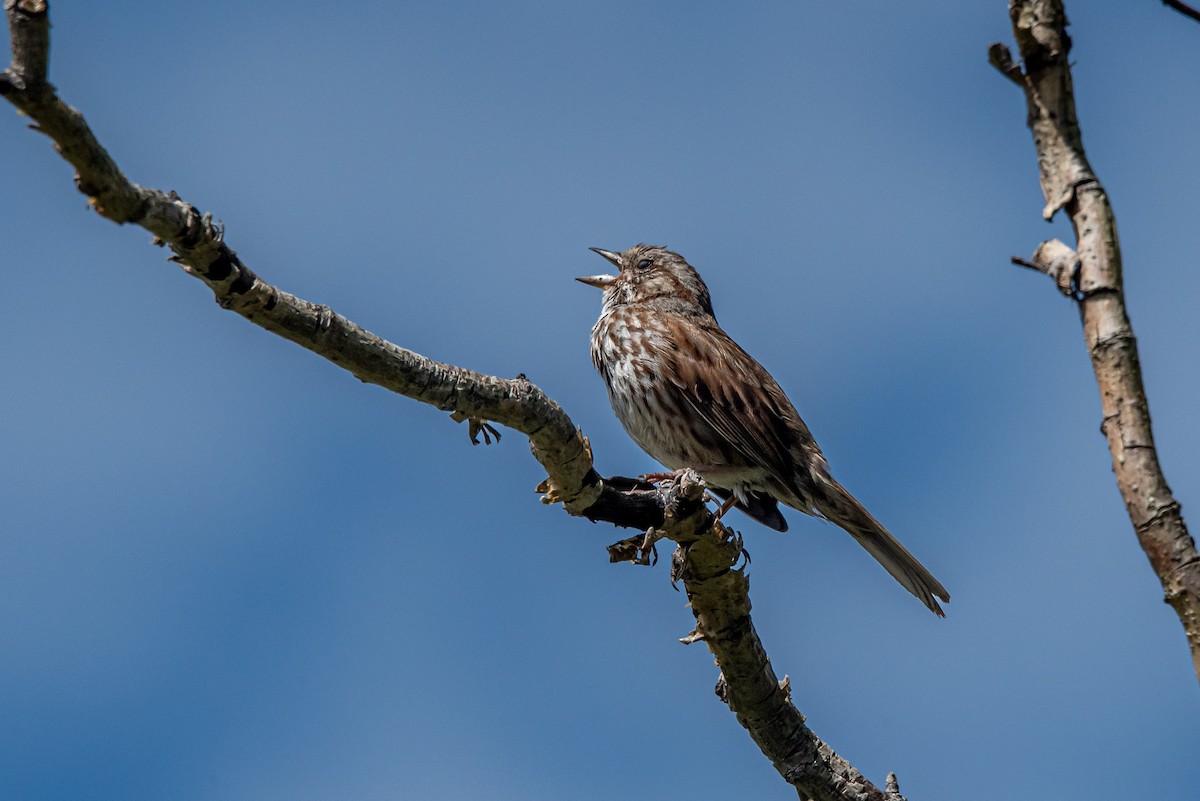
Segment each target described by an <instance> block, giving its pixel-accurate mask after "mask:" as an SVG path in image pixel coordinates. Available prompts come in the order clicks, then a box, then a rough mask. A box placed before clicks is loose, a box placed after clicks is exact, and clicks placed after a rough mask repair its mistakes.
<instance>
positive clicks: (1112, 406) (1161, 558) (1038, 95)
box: [988, 0, 1200, 678]
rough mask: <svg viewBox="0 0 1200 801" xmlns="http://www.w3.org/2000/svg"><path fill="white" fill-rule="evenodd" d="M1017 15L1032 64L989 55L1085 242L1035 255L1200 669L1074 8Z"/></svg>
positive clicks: (1191, 590)
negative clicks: (1086, 143) (1073, 313)
mask: <svg viewBox="0 0 1200 801" xmlns="http://www.w3.org/2000/svg"><path fill="white" fill-rule="evenodd" d="M1008 9H1009V16H1010V17H1011V18H1012V26H1013V35H1014V37H1015V38H1016V40H1017V46H1018V49H1019V50H1020V54H1021V60H1022V62H1023V63H1024V69H1022V68H1021V67H1020V66H1018V65H1017V64H1015V63H1014V61H1013V58H1012V55H1011V53H1009V50H1008V48H1007V47H1005V46H1004V45H1002V44H994V45H992V46H991V47H990V48H989V50H988V58H989V60H990V61H991V63H992V65H993V66H995V67H996V68H997V69H998V70H999V71H1000V72H1001V73H1002V74H1003V75H1004V76H1005V77H1007V78H1009V79H1010V80H1012V81H1013V82H1015V83H1016V84H1017V85H1018V86H1020V87H1021V88H1022V89H1023V90H1024V93H1025V105H1026V108H1027V110H1028V125H1029V129H1030V131H1032V133H1033V143H1034V148H1035V150H1036V151H1037V162H1038V173H1039V177H1040V180H1041V184H1042V193H1043V195H1044V196H1045V198H1046V206H1045V208H1044V209H1043V211H1042V216H1043V217H1045V218H1046V219H1047V220H1049V219H1050V218H1051V217H1053V216H1054V214H1055V212H1057V211H1059V210H1060V209H1062V210H1064V211H1066V213H1067V214H1068V215H1069V216H1070V218H1071V224H1072V225H1073V227H1074V229H1075V241H1076V247H1075V248H1074V249H1072V248H1071V247H1069V246H1068V245H1066V244H1064V243H1063V242H1060V241H1058V240H1053V239H1052V240H1050V241H1048V242H1043V243H1042V244H1041V246H1039V247H1038V249H1037V251H1036V252H1035V253H1034V254H1033V258H1032V260H1030V261H1026V260H1024V259H1014V262H1015V263H1017V264H1020V265H1022V266H1026V267H1031V268H1033V269H1035V270H1038V271H1039V272H1042V273H1045V274H1046V275H1048V276H1050V277H1051V278H1053V279H1054V281H1055V283H1056V284H1057V286H1058V288H1059V290H1060V291H1061V292H1063V293H1064V294H1066V295H1067V296H1069V297H1071V298H1073V299H1074V300H1075V301H1076V302H1077V303H1078V304H1079V313H1080V320H1081V321H1082V323H1083V335H1084V340H1085V342H1086V344H1087V348H1088V354H1089V355H1090V356H1091V360H1092V367H1093V369H1094V370H1095V373H1096V381H1097V383H1098V385H1099V389H1100V404H1101V409H1102V414H1103V420H1102V422H1101V426H1100V428H1101V431H1102V432H1103V433H1104V436H1105V437H1106V438H1107V440H1108V447H1109V450H1110V451H1111V453H1112V465H1113V473H1114V474H1115V475H1116V479H1117V487H1118V489H1119V490H1120V492H1121V497H1122V498H1123V499H1124V501H1125V509H1126V511H1127V512H1128V514H1129V519H1130V522H1132V523H1133V529H1134V532H1135V533H1136V535H1137V538H1138V542H1139V543H1140V545H1141V546H1142V550H1143V551H1145V553H1146V556H1147V558H1149V560H1150V565H1151V566H1152V567H1153V568H1154V572H1155V573H1156V574H1157V575H1158V578H1159V580H1160V581H1161V582H1162V586H1163V591H1164V599H1165V600H1166V602H1167V603H1168V604H1170V605H1171V606H1172V607H1173V608H1174V609H1175V612H1176V613H1177V614H1178V615H1179V620H1180V622H1181V623H1182V624H1183V631H1184V634H1185V636H1186V637H1187V641H1188V645H1189V647H1190V649H1191V654H1192V664H1193V668H1194V669H1195V671H1196V675H1197V677H1198V678H1200V555H1198V554H1197V552H1196V544H1195V542H1194V541H1193V540H1192V538H1191V536H1190V535H1189V534H1188V530H1187V524H1186V523H1185V522H1184V519H1183V512H1182V509H1181V507H1180V505H1179V503H1178V502H1177V501H1176V500H1175V498H1174V497H1173V496H1172V494H1171V489H1170V487H1168V486H1167V480H1166V478H1165V477H1164V476H1163V472H1162V467H1161V465H1159V462H1158V451H1157V450H1156V449H1155V446H1154V437H1153V434H1152V432H1151V429H1150V407H1149V404H1148V403H1147V401H1146V390H1145V387H1144V386H1143V385H1142V369H1141V365H1140V363H1139V359H1138V351H1137V340H1135V339H1134V336H1133V327H1132V325H1131V324H1130V322H1129V316H1128V314H1127V313H1126V311H1125V288H1124V282H1123V280H1122V277H1121V270H1122V265H1121V247H1120V243H1119V242H1118V240H1117V223H1116V218H1115V217H1114V215H1113V210H1112V206H1111V205H1110V204H1109V201H1108V195H1107V194H1106V193H1105V191H1104V187H1103V186H1101V184H1100V180H1099V179H1098V178H1097V177H1096V174H1095V172H1093V170H1092V167H1091V165H1090V164H1089V163H1088V160H1087V155H1086V154H1085V153H1084V150H1083V136H1082V134H1081V132H1080V128H1079V121H1078V119H1076V116H1075V94H1074V90H1073V88H1072V82H1071V66H1070V62H1069V60H1068V53H1069V52H1070V49H1071V39H1070V37H1068V36H1067V17H1066V12H1065V11H1064V9H1063V4H1062V0H1010V2H1009V6H1008Z"/></svg>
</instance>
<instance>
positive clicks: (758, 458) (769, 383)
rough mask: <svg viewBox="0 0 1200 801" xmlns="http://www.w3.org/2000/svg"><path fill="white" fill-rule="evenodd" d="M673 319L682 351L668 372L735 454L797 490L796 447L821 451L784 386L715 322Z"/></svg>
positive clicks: (805, 451) (673, 357) (806, 451)
mask: <svg viewBox="0 0 1200 801" xmlns="http://www.w3.org/2000/svg"><path fill="white" fill-rule="evenodd" d="M672 322H673V326H672V327H673V329H674V330H672V331H671V335H672V339H673V341H674V342H675V343H676V345H677V346H678V350H677V351H675V352H672V353H671V354H670V357H671V360H672V363H671V368H672V369H670V370H668V371H667V372H668V375H669V376H670V377H671V379H672V382H673V383H674V385H675V387H676V388H677V389H678V390H679V391H680V393H681V395H682V396H683V398H684V399H685V400H686V402H687V404H688V405H689V406H690V407H691V408H692V409H693V410H694V411H695V412H696V414H697V415H698V416H699V417H700V419H701V420H703V421H704V422H705V423H707V424H708V425H709V426H711V427H712V429H713V430H714V431H716V432H717V434H719V435H720V436H721V438H722V439H723V440H724V441H725V442H726V443H727V444H728V445H729V446H731V448H732V450H733V452H734V454H735V456H734V458H737V459H739V460H740V461H741V463H742V464H744V465H746V466H750V467H761V468H765V469H766V470H767V471H768V472H770V474H771V475H772V476H773V477H774V478H775V479H776V480H777V481H778V482H779V483H780V484H781V485H782V486H783V487H786V488H787V489H789V490H791V491H793V492H797V491H798V490H799V488H798V487H797V486H796V482H797V467H798V465H797V463H796V454H797V451H800V452H801V453H802V454H811V453H816V454H820V449H819V448H817V444H816V443H815V442H814V441H813V438H812V434H811V433H809V430H808V426H806V425H805V424H804V421H803V420H801V419H800V415H799V414H798V413H797V412H796V409H795V407H793V406H792V404H791V401H789V400H788V398H787V395H785V394H784V392H783V390H782V389H780V387H779V384H778V383H777V382H776V381H775V379H774V378H772V377H771V374H770V373H768V372H767V371H766V369H765V368H764V367H763V366H762V365H761V364H759V363H758V362H757V361H755V360H754V358H753V357H752V356H750V354H748V353H746V351H744V350H742V348H741V347H740V346H739V345H738V344H737V343H736V342H734V341H733V340H732V339H730V338H729V335H728V334H726V333H725V332H724V331H723V330H721V327H720V326H718V325H717V324H716V322H715V321H710V322H707V323H705V322H700V321H697V320H695V319H688V320H687V325H683V324H674V321H672ZM681 322H682V321H681Z"/></svg>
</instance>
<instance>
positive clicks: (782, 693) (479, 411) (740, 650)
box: [0, 0, 901, 801]
mask: <svg viewBox="0 0 1200 801" xmlns="http://www.w3.org/2000/svg"><path fill="white" fill-rule="evenodd" d="M4 7H5V11H6V13H7V15H8V22H9V30H10V32H11V39H12V49H13V53H12V66H10V67H9V68H8V69H7V70H5V71H4V72H3V73H0V95H3V96H4V97H6V98H7V99H8V100H9V101H10V102H11V103H13V105H15V106H16V107H17V108H18V109H20V110H21V111H22V112H23V113H24V114H26V115H27V116H28V117H29V118H30V119H31V120H32V121H33V123H34V125H33V127H34V128H35V130H38V131H40V132H41V133H44V134H46V135H47V136H48V137H50V139H51V140H52V141H53V142H54V146H55V149H56V150H57V151H58V152H59V153H60V154H61V155H62V156H63V158H64V159H66V160H67V161H68V162H70V164H71V165H72V166H73V167H74V168H75V170H76V175H75V183H76V185H77V186H78V187H79V190H80V191H81V192H83V193H84V194H86V195H87V196H88V198H89V200H90V202H91V205H92V207H93V208H94V209H95V210H96V211H97V212H98V213H100V214H101V215H103V216H104V217H107V218H108V219H110V220H112V221H114V222H116V223H119V224H123V223H135V224H137V225H139V226H141V227H143V228H145V229H146V230H147V231H150V232H151V233H152V234H153V235H154V237H155V242H156V244H159V245H165V246H166V247H168V248H170V250H171V251H172V252H173V253H174V255H173V256H172V257H171V260H172V261H175V262H177V263H178V264H180V265H181V266H182V267H183V269H184V270H185V271H187V273H188V274H190V275H192V276H194V277H196V278H198V279H200V280H201V281H203V282H204V284H205V285H206V286H208V288H209V289H210V290H212V292H213V295H214V296H215V297H216V300H217V303H218V304H220V306H221V307H222V308H224V309H228V310H230V311H233V312H236V313H237V314H239V315H241V316H242V317H244V318H246V319H247V320H249V321H250V322H252V323H254V324H256V325H258V326H260V327H262V328H264V329H266V330H267V331H270V332H272V333H274V334H278V335H279V336H281V337H283V338H285V339H287V340H290V341H292V342H295V343H296V344H298V345H300V346H301V347H304V348H307V349H308V350H310V351H312V352H313V353H316V354H317V355H319V356H321V357H323V358H325V359H328V360H329V361H331V362H333V363H334V364H336V365H338V366H339V367H342V368H343V369H345V370H348V371H349V372H351V373H352V374H353V375H355V376H356V377H357V378H359V379H361V380H362V381H365V382H369V383H372V384H377V385H379V386H381V387H384V388H385V389H389V390H391V391H393V392H396V393H399V394H401V395H404V396H406V397H409V398H412V399H414V400H418V401H421V402H422V403H427V404H430V405H432V406H436V407H437V408H439V409H442V410H445V411H449V412H452V413H453V414H452V416H453V417H454V419H455V420H457V421H460V422H461V421H463V420H468V421H470V434H471V438H472V441H475V438H476V435H477V434H478V433H479V432H481V431H482V432H483V433H484V437H485V439H488V437H489V434H492V435H496V436H498V434H496V432H495V430H494V429H491V428H490V427H489V426H488V424H487V421H494V422H497V423H500V424H503V425H505V426H508V427H509V428H513V429H516V430H517V431H520V432H521V433H523V434H525V435H526V436H527V437H528V438H529V443H530V448H531V450H532V451H533V455H534V457H535V458H536V459H537V460H538V461H539V462H540V463H541V464H542V466H543V467H545V469H546V472H547V473H548V476H549V477H548V478H547V479H546V481H544V482H543V483H542V484H541V485H540V486H539V487H538V490H539V491H540V492H542V493H544V494H543V498H542V500H543V501H544V502H546V503H557V502H562V503H563V506H564V508H565V509H566V511H567V512H569V513H570V514H572V515H578V516H583V517H587V518H590V519H592V520H604V521H607V522H611V523H614V524H616V525H621V526H632V527H636V528H639V529H643V530H647V534H646V535H645V536H642V537H637V538H633V539H632V540H629V541H625V543H618V544H617V546H613V547H614V551H613V553H614V556H615V557H616V559H626V558H638V560H639V561H640V558H641V557H642V556H644V555H645V552H646V551H647V550H648V549H649V548H652V545H653V540H654V539H655V538H657V537H666V538H669V539H673V540H675V541H676V542H678V543H679V548H678V549H677V551H676V553H675V556H674V558H673V565H674V566H673V570H672V576H673V577H674V578H678V579H682V580H683V582H684V585H685V587H686V589H687V595H688V600H689V601H690V602H691V606H692V611H693V613H694V614H695V616H696V630H695V632H693V634H692V635H690V636H689V637H688V638H686V639H687V641H689V642H695V641H698V640H703V641H704V642H705V643H706V644H707V645H708V647H709V649H710V650H711V651H712V653H713V654H714V656H715V657H716V660H717V664H718V665H719V666H720V668H721V671H722V679H721V686H722V687H723V688H724V690H723V694H722V698H723V699H724V700H725V701H726V703H728V705H729V707H730V709H732V710H733V711H734V713H735V714H736V715H737V718H738V721H739V722H741V724H742V725H743V726H745V727H746V728H747V730H748V731H749V732H750V735H751V737H752V738H753V739H754V741H755V742H756V743H758V745H759V747H760V748H761V749H762V751H763V753H764V754H765V755H766V756H767V757H768V758H769V759H770V760H771V761H772V763H774V764H775V766H776V768H777V769H778V770H779V771H780V773H781V774H782V775H783V776H784V778H785V779H786V780H787V781H788V782H789V783H791V784H792V785H793V786H794V787H795V788H796V790H797V793H798V794H799V796H800V797H801V798H805V799H807V798H812V799H817V800H818V801H846V800H852V801H898V800H899V799H901V796H900V795H899V789H898V787H897V786H896V784H895V780H894V777H892V776H889V780H888V784H887V790H886V791H881V790H879V789H878V788H877V787H875V786H874V785H872V784H871V783H870V782H868V781H867V780H866V779H865V778H863V777H862V775H861V774H860V773H859V772H858V771H857V770H855V769H854V768H853V767H852V766H851V765H850V764H849V763H848V762H846V761H845V760H844V759H842V758H841V757H839V756H838V755H837V754H835V753H834V752H833V750H832V749H831V748H830V747H829V746H828V745H826V744H825V743H824V742H822V741H821V740H820V739H819V738H817V736H816V735H814V734H813V733H812V731H811V730H809V729H808V728H807V727H806V726H805V725H804V716H803V715H801V714H800V712H799V711H798V710H797V709H796V708H795V706H793V705H792V703H791V698H790V695H789V693H788V690H787V684H786V681H785V683H784V684H783V685H782V686H781V685H780V683H779V681H778V680H777V678H776V676H775V673H774V671H773V670H772V669H771V665H770V662H769V660H768V659H767V655H766V652H765V650H764V649H763V646H762V643H761V641H760V640H759V639H758V635H757V633H756V632H755V631H754V626H753V623H752V622H751V620H750V599H749V596H748V594H747V593H748V589H749V581H748V579H747V578H746V576H745V574H744V572H743V571H742V570H739V569H737V568H736V567H735V565H736V563H737V562H738V561H740V560H741V558H742V557H743V551H742V549H741V541H740V538H739V537H737V536H736V535H734V534H733V533H732V532H730V531H729V530H728V529H727V528H725V526H723V525H722V524H720V523H719V522H718V521H716V520H715V519H714V518H713V515H712V513H711V512H710V511H709V510H708V508H707V507H706V506H705V504H704V502H703V500H704V484H703V482H702V481H701V479H700V478H699V476H697V475H696V474H695V473H692V472H691V471H688V472H686V473H684V474H682V475H680V476H678V477H677V478H676V479H674V480H672V481H670V482H667V483H666V484H664V485H662V486H660V487H657V488H656V487H654V486H651V485H648V484H645V483H643V482H638V481H634V480H630V479H621V478H612V479H602V478H601V477H600V476H599V475H598V474H597V473H596V471H595V469H594V468H593V467H592V454H591V447H590V444H589V443H588V441H587V438H586V437H584V436H583V434H582V432H581V431H580V430H579V429H577V428H576V427H575V425H574V423H573V422H572V421H571V419H570V417H568V416H567V414H566V412H564V411H563V409H562V408H561V407H560V406H559V405H558V404H557V403H555V402H554V401H553V400H551V399H550V398H548V397H547V396H546V395H545V394H544V393H543V392H542V391H541V390H540V389H538V387H536V386H534V385H533V384H532V383H531V382H529V381H528V380H526V379H525V377H524V376H518V377H517V378H513V379H505V378H499V377H496V376H489V375H484V374H482V373H477V372H474V371H471V370H467V369H465V368H462V367H457V366H455V365H451V364H444V363H442V362H437V361H434V360H432V359H428V358H426V357H424V356H422V355H420V354H418V353H414V352H412V351H409V350H406V349H404V348H401V347H399V346H397V345H395V344H393V343H391V342H388V341H387V340H385V339H383V338H381V337H379V336H376V335H375V334H372V333H371V332H369V331H367V330H365V329H363V328H361V327H359V326H358V325H355V324H354V323H353V322H351V321H350V320H348V319H347V318H345V317H343V316H342V315H340V314H338V313H336V312H334V311H333V310H332V309H330V308H328V307H326V306H322V305H318V304H315V303H310V302H308V301H306V300H303V299H301V298H298V297H296V296H294V295H291V294H289V293H287V292H284V291H283V290H281V289H279V288H277V287H274V286H272V285H271V284H268V283H267V282H265V281H263V280H262V279H261V278H260V277H259V276H258V275H256V274H255V273H254V272H253V271H252V270H251V269H250V268H249V267H247V266H246V265H245V264H244V263H243V262H242V261H241V259H239V258H238V255H237V253H236V252H234V250H233V249H232V248H230V247H229V246H228V245H227V244H226V242H225V240H224V230H223V229H222V227H221V226H220V225H219V224H217V223H214V222H213V219H212V215H209V214H201V213H200V212H199V211H198V210H197V209H196V208H195V207H194V206H192V205H191V204H190V203H187V202H186V201H184V200H183V199H181V198H180V197H179V196H178V195H176V194H175V193H174V192H166V193H164V192H162V191H159V190H157V189H148V188H146V187H142V186H139V185H137V184H135V183H133V182H132V181H130V180H129V179H128V178H126V177H125V175H124V173H122V172H121V170H120V168H119V167H118V166H117V164H116V162H115V161H114V160H113V159H112V157H111V156H110V155H109V154H108V152H107V151H106V150H105V149H104V148H103V147H102V146H101V145H100V143H99V141H98V140H97V139H96V137H95V135H94V134H93V132H92V130H91V129H90V128H89V127H88V125H87V123H86V122H85V120H84V118H83V116H82V115H81V114H80V113H79V112H78V111H76V110H75V109H73V108H71V107H70V106H68V105H66V104H65V103H63V102H62V101H61V100H60V99H59V98H58V95H57V93H56V92H55V90H54V87H53V86H51V85H50V84H49V83H48V82H47V80H46V74H47V73H46V70H47V62H48V54H49V45H50V38H49V36H50V24H49V19H48V9H47V3H46V2H45V1H44V0H5V6H4ZM635 541H636V542H635ZM631 543H632V544H631ZM621 546H624V547H623V548H622V547H621ZM647 561H648V560H647Z"/></svg>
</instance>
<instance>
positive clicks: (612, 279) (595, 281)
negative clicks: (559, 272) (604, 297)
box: [575, 275, 617, 289]
mask: <svg viewBox="0 0 1200 801" xmlns="http://www.w3.org/2000/svg"><path fill="white" fill-rule="evenodd" d="M575 280H576V281H579V282H581V283H584V284H587V285H588V286H594V287H597V288H599V289H608V288H609V287H610V286H612V285H613V284H615V283H616V281H617V277H616V276H615V275H585V276H583V277H582V278H576V279H575Z"/></svg>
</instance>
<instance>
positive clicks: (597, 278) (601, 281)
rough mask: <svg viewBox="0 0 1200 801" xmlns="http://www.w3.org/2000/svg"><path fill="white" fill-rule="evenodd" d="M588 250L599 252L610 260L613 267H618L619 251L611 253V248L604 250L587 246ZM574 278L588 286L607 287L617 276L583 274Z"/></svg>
mask: <svg viewBox="0 0 1200 801" xmlns="http://www.w3.org/2000/svg"><path fill="white" fill-rule="evenodd" d="M588 250H591V251H593V252H595V253H599V254H600V255H601V256H603V257H604V258H606V259H608V260H609V261H610V262H612V263H613V265H614V266H615V267H617V268H618V269H620V267H621V254H620V253H613V252H612V251H611V250H605V249H603V248H588ZM575 280H576V281H579V282H581V283H584V284H587V285H588V286H594V287H597V288H599V289H608V288H609V287H610V286H612V285H613V284H614V283H615V282H616V280H617V277H616V276H615V275H585V276H583V277H582V278H576V279H575Z"/></svg>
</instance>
